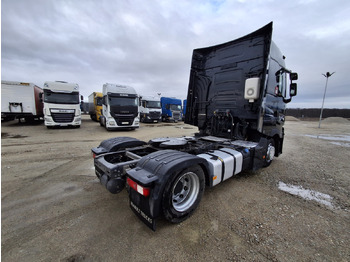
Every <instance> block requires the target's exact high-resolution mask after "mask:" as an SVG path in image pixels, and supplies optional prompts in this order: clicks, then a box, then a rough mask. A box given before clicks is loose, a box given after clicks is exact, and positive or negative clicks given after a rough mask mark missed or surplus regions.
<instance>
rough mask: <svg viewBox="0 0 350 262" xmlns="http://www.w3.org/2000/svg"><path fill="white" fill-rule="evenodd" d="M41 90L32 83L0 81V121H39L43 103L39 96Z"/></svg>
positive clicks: (41, 115) (42, 114)
mask: <svg viewBox="0 0 350 262" xmlns="http://www.w3.org/2000/svg"><path fill="white" fill-rule="evenodd" d="M42 92H43V90H42V89H41V88H40V87H38V86H37V85H35V84H33V83H25V82H17V81H1V120H3V121H9V120H14V119H19V120H21V119H22V118H24V119H25V121H28V122H30V121H33V120H35V119H36V120H40V119H41V118H42V117H43V116H44V113H43V103H42V101H40V98H39V94H40V93H42Z"/></svg>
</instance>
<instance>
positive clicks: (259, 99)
mask: <svg viewBox="0 0 350 262" xmlns="http://www.w3.org/2000/svg"><path fill="white" fill-rule="evenodd" d="M297 78H298V75H297V73H294V72H292V71H291V70H289V69H288V68H287V67H286V65H285V59H284V56H283V55H282V53H281V52H280V50H279V49H278V47H277V46H276V45H275V43H274V42H273V41H272V23H270V24H268V25H266V26H264V27H263V28H261V29H259V30H257V31H255V32H253V33H251V34H248V35H246V36H244V37H241V38H239V39H236V40H233V41H230V42H227V43H223V44H219V45H215V46H210V47H206V48H199V49H195V50H194V51H193V55H192V63H191V70H190V77H189V85H188V93H187V107H186V117H185V123H187V124H190V125H193V126H197V127H198V133H196V134H194V135H193V136H185V137H179V138H170V137H160V138H154V139H151V140H150V141H148V142H144V141H141V140H138V139H135V138H131V137H115V138H111V139H107V140H104V141H102V142H101V143H100V145H99V146H98V147H95V148H92V152H93V155H94V166H95V172H96V175H97V177H98V179H99V180H100V182H101V184H102V185H104V186H105V187H106V188H107V190H108V191H110V192H111V193H119V192H121V191H122V189H123V188H124V187H125V185H126V187H127V191H128V195H129V200H130V201H129V203H130V208H131V209H132V211H133V212H134V213H135V214H136V215H137V216H138V217H139V218H140V219H141V220H142V221H143V222H144V223H145V224H146V225H147V226H149V227H150V228H151V229H153V230H155V229H156V220H157V218H159V217H161V216H162V217H164V218H165V219H167V220H169V221H170V222H172V223H179V222H181V221H183V220H185V219H187V218H188V217H190V216H191V215H192V214H193V212H194V211H195V210H196V208H197V207H198V205H199V203H200V201H201V198H202V196H203V193H204V191H205V188H206V187H214V186H217V185H219V184H220V183H222V182H224V181H226V180H228V179H230V178H231V177H233V176H236V175H237V174H239V173H241V172H242V171H246V170H257V169H259V168H262V167H267V166H269V165H270V164H271V162H272V161H273V160H274V158H275V157H278V156H279V155H280V154H281V153H282V151H283V140H284V127H283V125H284V122H285V109H286V104H287V103H289V102H290V101H291V99H292V97H293V96H295V95H296V94H297V85H296V83H295V82H293V81H295V80H297ZM232 201H233V203H234V200H232Z"/></svg>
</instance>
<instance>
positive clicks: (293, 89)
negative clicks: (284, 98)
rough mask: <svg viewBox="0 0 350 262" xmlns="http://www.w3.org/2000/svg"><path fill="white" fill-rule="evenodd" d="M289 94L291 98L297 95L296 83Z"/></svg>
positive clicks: (292, 85)
mask: <svg viewBox="0 0 350 262" xmlns="http://www.w3.org/2000/svg"><path fill="white" fill-rule="evenodd" d="M289 94H290V96H291V97H292V96H296V95H297V84H296V83H291V84H290V91H289Z"/></svg>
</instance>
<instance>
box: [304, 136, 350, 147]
mask: <svg viewBox="0 0 350 262" xmlns="http://www.w3.org/2000/svg"><path fill="white" fill-rule="evenodd" d="M305 136H307V137H312V138H316V139H323V140H329V142H330V143H331V144H333V145H338V146H344V147H350V134H345V135H322V134H321V135H305Z"/></svg>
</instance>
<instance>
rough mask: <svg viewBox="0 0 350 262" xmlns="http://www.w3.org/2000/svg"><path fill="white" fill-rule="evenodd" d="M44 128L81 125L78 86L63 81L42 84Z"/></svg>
mask: <svg viewBox="0 0 350 262" xmlns="http://www.w3.org/2000/svg"><path fill="white" fill-rule="evenodd" d="M43 90H44V120H45V126H46V127H47V128H50V127H63V126H73V127H80V125H81V110H80V96H79V85H78V84H75V83H67V82H63V81H56V82H45V83H44V88H43Z"/></svg>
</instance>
